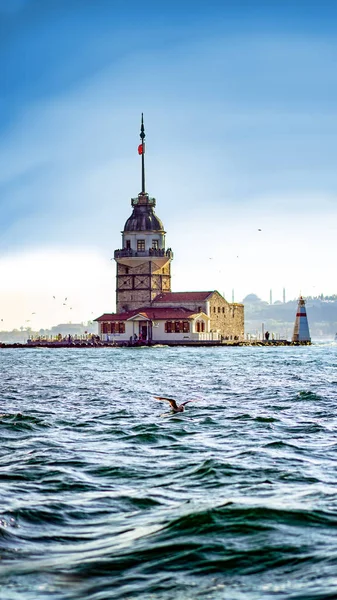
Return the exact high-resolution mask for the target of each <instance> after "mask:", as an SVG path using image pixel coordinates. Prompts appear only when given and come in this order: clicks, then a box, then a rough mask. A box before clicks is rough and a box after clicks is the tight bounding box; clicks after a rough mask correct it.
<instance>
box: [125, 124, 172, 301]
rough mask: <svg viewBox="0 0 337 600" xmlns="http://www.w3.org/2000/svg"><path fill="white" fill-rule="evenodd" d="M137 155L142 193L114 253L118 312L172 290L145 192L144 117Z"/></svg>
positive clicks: (160, 230) (160, 232)
mask: <svg viewBox="0 0 337 600" xmlns="http://www.w3.org/2000/svg"><path fill="white" fill-rule="evenodd" d="M140 140H141V143H140V145H139V146H138V154H139V155H140V156H141V164H142V190H141V192H140V193H139V194H138V196H137V198H132V199H131V206H132V209H133V210H132V214H131V216H130V217H129V218H128V219H127V221H126V223H125V225H124V229H123V231H122V249H121V250H115V253H114V258H115V261H116V263H117V272H116V310H117V313H122V312H124V311H129V310H134V309H137V308H140V307H144V306H147V307H149V306H151V302H152V301H153V300H154V298H155V297H156V296H157V295H158V294H160V293H162V292H170V291H171V260H172V258H173V253H172V250H171V249H170V248H168V249H166V248H165V233H166V232H165V231H164V225H163V223H162V221H161V220H160V219H159V218H158V217H157V215H156V214H155V212H154V208H155V206H156V200H155V198H150V196H149V195H148V194H147V192H146V191H145V161H144V158H145V130H144V121H143V114H142V120H141V129H140Z"/></svg>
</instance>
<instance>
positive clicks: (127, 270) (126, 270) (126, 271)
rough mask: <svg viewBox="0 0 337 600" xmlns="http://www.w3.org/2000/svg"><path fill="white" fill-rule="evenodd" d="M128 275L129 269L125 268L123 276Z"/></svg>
mask: <svg viewBox="0 0 337 600" xmlns="http://www.w3.org/2000/svg"><path fill="white" fill-rule="evenodd" d="M128 273H129V267H125V274H126V275H128Z"/></svg>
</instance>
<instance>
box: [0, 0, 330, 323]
mask: <svg viewBox="0 0 337 600" xmlns="http://www.w3.org/2000/svg"><path fill="white" fill-rule="evenodd" d="M336 13H337V10H336V8H335V7H334V6H332V5H331V3H324V2H322V3H321V4H320V6H318V5H317V3H310V2H306V3H304V2H303V3H302V2H297V3H296V6H294V5H293V3H291V2H288V1H284V2H283V3H282V6H276V7H275V6H270V3H268V2H265V1H254V2H248V1H243V2H240V3H238V2H234V0H233V1H228V2H226V1H222V2H220V1H217V0H210V1H209V2H208V3H207V6H206V4H204V3H200V4H198V3H195V2H192V1H190V0H185V2H177V1H176V0H172V1H171V2H170V5H168V4H165V5H162V6H158V3H155V2H152V1H150V0H144V2H143V3H142V4H141V5H140V4H139V3H137V2H135V1H134V0H130V2H128V3H127V5H126V4H125V3H123V2H120V1H119V0H116V2H114V3H111V2H110V1H108V0H97V2H95V3H92V2H90V1H89V0H81V1H79V0H67V1H65V0H50V1H49V2H48V3H46V2H43V1H42V0H11V2H10V4H9V3H8V2H3V1H1V0H0V25H1V29H2V32H3V36H2V44H3V50H4V51H3V52H2V53H1V55H0V66H1V71H2V73H3V81H2V87H3V94H2V97H1V99H0V102H1V111H0V135H1V137H0V186H1V192H2V193H1V200H2V218H1V225H2V226H1V237H0V318H1V319H3V321H2V322H1V325H3V327H4V328H6V329H7V330H8V329H12V328H14V327H15V328H19V327H21V326H24V327H26V324H27V323H29V326H31V327H32V328H33V329H40V328H47V327H50V326H51V325H52V324H57V323H60V322H69V321H72V322H86V321H89V320H92V319H93V318H95V317H97V316H99V315H100V314H102V313H104V312H112V311H114V310H115V264H114V261H111V257H113V252H114V250H115V249H117V248H120V247H121V230H122V229H123V227H124V223H125V221H126V219H127V218H128V216H129V215H130V213H131V206H130V199H131V197H134V196H136V195H137V194H138V192H139V191H140V161H139V156H138V154H137V146H138V143H139V127H140V115H141V112H144V120H145V130H146V142H147V144H146V189H147V191H148V193H149V194H150V195H151V196H154V197H155V198H156V199H157V206H156V213H157V214H158V216H159V217H160V219H162V221H163V223H164V226H165V229H166V231H167V235H166V245H167V247H171V248H172V250H173V252H174V260H173V263H172V291H180V290H184V291H191V290H212V289H217V290H218V291H219V292H220V293H224V295H225V297H226V299H227V300H228V301H231V299H232V289H234V290H235V301H241V300H242V299H243V298H244V297H245V296H246V295H247V294H249V293H255V294H257V295H258V296H259V297H261V298H262V299H263V300H266V301H269V291H270V289H272V290H273V300H274V301H275V300H281V301H282V294H283V288H284V287H285V288H286V297H287V299H290V298H296V297H298V295H299V294H300V293H302V294H303V295H304V296H309V295H314V296H316V295H318V294H320V293H324V294H326V295H332V294H334V293H336V283H335V265H336V250H335V240H336V238H337V236H336V234H337V219H336V217H337V205H336V199H337V195H336V189H337V185H336V184H337V172H336V169H335V162H336V160H335V157H336V150H335V139H336V124H337V118H336V117H337V115H336V110H337V109H336V105H335V102H334V98H335V93H336V87H337V84H336V81H335V61H336V55H337V41H336V36H335V29H336V18H335V17H336V16H337V15H336Z"/></svg>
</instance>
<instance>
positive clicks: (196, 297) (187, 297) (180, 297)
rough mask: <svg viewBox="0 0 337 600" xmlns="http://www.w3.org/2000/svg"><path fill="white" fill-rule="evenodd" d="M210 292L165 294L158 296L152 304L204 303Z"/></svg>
mask: <svg viewBox="0 0 337 600" xmlns="http://www.w3.org/2000/svg"><path fill="white" fill-rule="evenodd" d="M212 294H214V291H212V292H166V293H164V294H158V296H156V297H155V299H154V300H153V302H174V303H176V302H204V301H205V300H207V298H209V296H211V295H212Z"/></svg>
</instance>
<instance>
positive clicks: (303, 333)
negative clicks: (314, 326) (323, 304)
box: [292, 296, 311, 342]
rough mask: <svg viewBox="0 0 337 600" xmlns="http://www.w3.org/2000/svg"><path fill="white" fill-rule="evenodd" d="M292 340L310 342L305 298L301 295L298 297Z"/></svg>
mask: <svg viewBox="0 0 337 600" xmlns="http://www.w3.org/2000/svg"><path fill="white" fill-rule="evenodd" d="M292 342H311V338H310V333H309V325H308V318H307V311H306V310H305V300H304V298H303V297H302V296H300V297H299V299H298V306H297V313H296V319H295V326H294V333H293V337H292Z"/></svg>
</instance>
